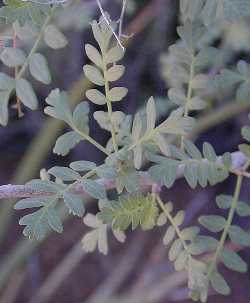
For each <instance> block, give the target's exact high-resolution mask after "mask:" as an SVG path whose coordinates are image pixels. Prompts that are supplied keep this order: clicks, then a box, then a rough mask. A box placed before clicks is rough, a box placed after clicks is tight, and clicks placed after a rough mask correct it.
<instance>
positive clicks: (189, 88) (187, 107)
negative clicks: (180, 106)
mask: <svg viewBox="0 0 250 303" xmlns="http://www.w3.org/2000/svg"><path fill="white" fill-rule="evenodd" d="M193 78H194V56H192V61H191V65H190V72H189V81H188V91H187V100H186V104H185V107H184V117H188V114H189V102H190V100H191V99H192V93H193V89H192V80H193ZM184 138H185V136H181V150H183V149H184Z"/></svg>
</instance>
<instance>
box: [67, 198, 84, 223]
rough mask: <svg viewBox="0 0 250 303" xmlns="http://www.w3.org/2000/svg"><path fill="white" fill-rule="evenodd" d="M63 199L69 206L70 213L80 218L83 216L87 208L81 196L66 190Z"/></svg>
mask: <svg viewBox="0 0 250 303" xmlns="http://www.w3.org/2000/svg"><path fill="white" fill-rule="evenodd" d="M63 201H64V203H65V205H66V206H67V207H68V209H69V211H70V213H72V214H73V215H75V216H78V217H80V218H81V217H83V215H84V212H85V208H84V204H83V199H82V197H81V196H79V195H74V194H72V193H70V192H65V193H64V194H63Z"/></svg>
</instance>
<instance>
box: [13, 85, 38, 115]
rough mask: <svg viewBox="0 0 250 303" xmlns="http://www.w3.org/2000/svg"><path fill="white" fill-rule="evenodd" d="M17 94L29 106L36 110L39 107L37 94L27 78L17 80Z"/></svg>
mask: <svg viewBox="0 0 250 303" xmlns="http://www.w3.org/2000/svg"><path fill="white" fill-rule="evenodd" d="M16 94H17V97H18V98H19V99H20V100H21V102H22V103H23V104H24V105H25V106H27V107H28V108H30V109H32V110H35V109H36V108H37V107H38V100H37V96H36V94H35V92H34V90H33V87H32V86H31V84H30V82H28V81H27V80H26V79H17V80H16Z"/></svg>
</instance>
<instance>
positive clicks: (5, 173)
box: [0, 0, 250, 303]
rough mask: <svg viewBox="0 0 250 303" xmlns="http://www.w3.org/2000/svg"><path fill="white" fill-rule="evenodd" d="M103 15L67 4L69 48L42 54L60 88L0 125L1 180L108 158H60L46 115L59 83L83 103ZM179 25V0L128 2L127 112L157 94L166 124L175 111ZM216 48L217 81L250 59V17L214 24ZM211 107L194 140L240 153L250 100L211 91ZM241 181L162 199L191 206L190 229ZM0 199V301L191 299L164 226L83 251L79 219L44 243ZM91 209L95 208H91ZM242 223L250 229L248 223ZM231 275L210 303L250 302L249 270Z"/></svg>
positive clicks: (89, 150) (117, 2)
mask: <svg viewBox="0 0 250 303" xmlns="http://www.w3.org/2000/svg"><path fill="white" fill-rule="evenodd" d="M121 2H122V1H121V0H103V1H102V3H103V6H104V8H105V10H107V11H108V12H109V13H110V15H111V17H112V19H113V20H116V19H118V18H119V16H120V9H121ZM99 15H100V11H99V9H98V7H97V5H96V2H95V1H94V0H88V1H85V0H80V1H78V2H77V3H74V4H71V5H68V6H67V5H65V10H64V11H63V12H62V13H60V14H59V15H58V17H57V19H56V22H57V24H58V26H59V27H60V28H61V29H62V30H63V32H64V34H65V35H66V36H67V38H68V41H69V43H68V46H67V47H66V48H65V49H62V50H59V51H51V50H48V49H46V48H43V49H42V52H43V53H44V54H45V55H46V57H47V59H48V61H49V66H50V70H51V73H52V76H53V84H52V85H51V86H43V85H41V84H39V83H38V82H35V83H34V85H35V88H36V91H37V95H38V97H39V101H40V108H39V110H37V111H35V112H31V111H29V110H25V115H24V117H23V118H21V119H17V114H16V111H15V110H10V122H9V124H8V126H7V127H0V184H8V183H13V184H24V183H25V182H26V181H28V180H30V179H31V178H35V177H38V176H39V171H40V169H41V168H43V167H45V168H49V167H51V166H54V165H68V164H69V163H70V162H72V161H75V160H80V159H86V160H91V161H95V162H97V163H101V162H102V161H103V155H102V154H101V153H99V152H98V150H96V149H95V148H94V147H92V146H91V145H90V144H88V143H84V142H83V143H81V144H79V145H78V146H77V148H75V149H74V150H73V151H72V152H71V153H70V155H69V156H67V157H64V158H63V157H58V156H56V155H54V154H53V153H52V148H53V144H54V143H55V140H56V138H57V137H58V136H59V135H60V134H62V133H63V131H64V130H65V126H64V125H63V124H62V123H60V122H58V121H55V120H51V119H49V118H47V117H46V116H45V115H44V113H43V108H44V99H45V98H46V96H47V95H48V93H49V92H50V90H51V89H52V88H54V87H59V88H61V89H65V90H67V91H68V92H69V93H70V97H71V101H72V106H75V104H77V103H78V102H80V101H83V100H84V86H85V85H86V80H84V76H83V74H82V66H83V65H84V64H85V63H86V62H87V60H88V59H87V58H86V55H85V51H84V44H85V43H94V42H93V37H92V34H91V30H90V22H91V20H93V18H98V17H99ZM178 24H180V16H179V1H177V0H137V1H132V0H128V9H127V13H126V15H125V19H124V32H125V33H127V34H129V35H130V34H133V35H132V37H131V38H130V39H129V40H128V47H127V51H126V56H125V58H124V60H123V63H124V65H125V66H126V73H125V76H124V77H123V78H122V80H121V81H122V83H123V85H124V86H126V87H127V88H128V89H129V94H128V96H127V97H126V100H125V101H123V102H122V103H121V106H122V110H123V111H124V112H126V113H128V114H134V113H135V112H136V111H137V110H140V109H142V108H143V106H144V104H145V102H146V101H147V100H148V98H149V97H150V96H151V95H154V96H155V97H156V101H157V107H158V113H159V118H164V117H166V116H167V114H168V112H169V110H170V109H171V108H172V107H173V105H172V104H171V103H170V101H169V100H168V98H167V89H168V88H169V87H170V85H171V72H172V71H171V70H169V68H168V62H169V60H170V59H171V58H169V55H168V47H169V45H171V44H173V43H175V42H176V40H177V39H178V36H177V33H176V26H177V25H178ZM209 44H211V45H214V46H217V47H219V48H220V49H221V50H222V55H221V58H220V63H219V64H218V61H216V62H217V63H216V66H212V67H211V70H209V74H211V75H213V74H215V73H216V72H217V71H218V70H219V69H221V68H223V67H224V66H230V65H233V64H235V63H236V62H237V61H238V60H240V59H244V60H245V61H247V62H250V20H248V19H244V20H241V21H240V22H238V23H234V24H233V25H230V26H229V25H228V24H227V25H225V24H221V26H220V27H217V28H216V29H214V28H212V26H211V31H210V38H209ZM24 47H26V46H24ZM27 47H29V46H27ZM216 59H218V58H216ZM1 69H3V66H1V65H0V70H1ZM207 102H208V104H209V106H208V108H207V110H206V111H205V112H203V113H202V114H201V116H199V117H198V126H197V128H196V129H195V131H194V133H193V134H192V138H193V139H194V140H195V141H196V142H197V144H198V146H200V145H201V143H202V142H203V141H205V140H206V141H208V142H210V143H212V144H213V146H214V147H215V149H216V152H217V154H222V153H223V152H225V151H234V150H236V149H237V145H238V144H239V143H240V142H241V141H242V139H241V137H240V128H241V127H242V126H243V125H246V124H248V113H249V108H250V96H249V100H248V101H246V102H245V103H240V104H239V103H236V102H235V100H234V98H233V97H232V96H230V95H228V96H223V97H222V96H209V95H208V96H207ZM119 105H120V104H119ZM95 110H97V107H96V108H95V106H94V105H93V104H91V112H93V111H95ZM98 110H100V107H98ZM90 123H91V129H92V130H91V133H92V135H93V136H94V137H95V139H96V140H97V141H99V142H101V143H103V144H105V142H106V141H107V139H108V133H107V132H105V131H102V130H100V128H98V126H97V124H96V122H95V121H94V120H93V119H91V122H90ZM234 181H235V180H234V179H233V178H230V179H228V180H227V181H226V182H224V183H223V184H220V185H218V186H215V187H208V188H206V189H200V188H198V189H197V190H196V191H192V190H191V189H190V188H189V187H188V185H187V184H186V183H185V182H183V181H182V180H180V181H178V182H176V184H175V186H174V187H173V188H172V189H171V190H168V191H166V192H165V193H164V198H165V200H172V201H173V202H174V204H175V208H176V209H185V210H186V212H187V215H186V221H185V224H186V225H192V224H196V223H197V220H196V219H197V217H198V216H199V214H200V213H203V214H209V213H215V212H222V211H221V210H218V209H217V208H216V206H215V203H214V200H215V196H216V195H217V194H218V193H228V194H231V193H232V189H233V186H234ZM249 190H250V184H249V183H248V181H247V180H245V183H244V186H243V190H242V199H243V200H245V201H246V202H250V198H249ZM0 203H1V205H0V302H1V303H2V302H3V303H52V302H60V303H84V302H86V303H106V302H117V303H119V302H121V303H141V302H169V303H170V302H183V303H184V302H191V301H190V300H189V299H188V291H187V289H186V288H185V282H186V276H185V273H175V271H174V268H173V266H172V264H171V263H169V261H168V258H167V248H166V247H164V246H163V245H162V236H163V234H164V228H163V229H161V228H159V229H155V230H154V231H152V232H147V233H144V232H141V231H139V230H138V231H136V232H133V234H131V235H130V234H128V241H127V242H126V244H125V245H122V244H118V242H116V240H114V239H111V238H110V239H109V240H110V251H109V254H108V256H102V255H100V254H99V253H98V252H96V253H93V254H86V253H85V252H84V251H83V250H82V247H81V239H82V237H83V235H84V234H85V232H86V227H85V226H84V225H83V222H82V220H81V219H77V218H76V217H74V218H73V217H69V218H67V217H66V218H65V225H64V233H63V234H62V235H58V234H55V233H53V234H50V235H48V237H47V238H46V239H44V240H43V241H40V242H38V241H29V240H27V239H25V238H24V237H23V235H22V228H21V227H20V226H19V225H18V220H19V218H20V217H21V215H22V213H21V212H16V211H14V210H13V205H14V203H15V201H1V202H0ZM87 207H88V208H89V210H90V211H93V212H95V211H96V206H95V204H94V203H92V204H91V203H90V204H88V206H87ZM241 221H242V222H241V224H242V226H244V227H245V228H246V229H249V231H250V222H248V221H247V220H244V219H241ZM240 255H241V256H242V257H243V258H244V259H245V260H246V261H247V263H250V250H247V249H244V250H241V251H240ZM222 270H224V269H222ZM225 277H227V279H228V281H229V283H230V285H231V286H232V295H231V296H230V297H222V296H218V295H215V294H213V293H211V296H210V297H209V300H208V302H210V303H212V302H213V303H215V302H227V303H230V302H236V301H237V302H242V303H243V302H244V303H246V302H250V299H249V298H250V287H249V284H250V274H249V273H247V274H244V275H241V274H237V273H233V274H230V272H225Z"/></svg>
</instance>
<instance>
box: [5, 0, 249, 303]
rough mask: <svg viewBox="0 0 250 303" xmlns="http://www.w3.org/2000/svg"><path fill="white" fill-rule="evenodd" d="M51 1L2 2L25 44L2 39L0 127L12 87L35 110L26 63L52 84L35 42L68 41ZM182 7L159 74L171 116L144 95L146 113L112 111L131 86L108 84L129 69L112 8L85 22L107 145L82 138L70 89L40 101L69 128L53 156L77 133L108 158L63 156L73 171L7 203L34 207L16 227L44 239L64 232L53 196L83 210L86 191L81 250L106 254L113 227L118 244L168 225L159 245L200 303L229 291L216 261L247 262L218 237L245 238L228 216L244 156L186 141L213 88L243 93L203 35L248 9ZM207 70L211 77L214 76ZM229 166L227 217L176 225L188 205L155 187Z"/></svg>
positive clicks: (91, 92) (236, 4)
mask: <svg viewBox="0 0 250 303" xmlns="http://www.w3.org/2000/svg"><path fill="white" fill-rule="evenodd" d="M59 8H61V7H60V6H57V5H53V6H50V5H40V4H35V3H31V2H22V1H17V0H8V1H7V0H6V1H5V5H4V6H3V7H2V8H1V9H0V17H1V18H2V19H3V20H4V22H6V23H7V24H12V25H13V33H14V35H15V36H16V37H17V38H18V39H20V40H22V41H29V43H30V42H32V43H31V44H33V46H32V47H31V49H30V51H29V52H26V51H23V50H22V49H21V48H17V47H16V46H15V45H14V46H13V47H4V48H3V50H1V52H0V60H1V62H2V63H3V64H4V65H5V66H6V68H11V69H13V72H14V73H13V74H15V77H11V76H8V75H6V74H5V73H3V72H1V73H0V123H1V124H2V125H6V124H7V122H8V103H9V99H10V97H11V96H12V95H16V97H17V98H18V99H17V101H18V104H19V103H20V102H21V103H22V104H23V105H25V106H26V107H28V108H30V109H32V110H34V109H36V108H37V107H38V98H37V96H36V93H35V91H34V89H33V85H32V83H31V80H27V79H26V78H25V77H24V76H25V74H26V71H29V73H30V75H31V76H32V77H31V78H34V79H33V80H36V81H39V82H40V83H41V84H43V85H48V84H50V83H51V82H52V77H51V73H50V69H49V66H48V62H47V59H46V57H45V56H44V55H43V54H42V53H40V51H38V45H39V44H40V42H41V41H43V42H44V45H46V46H48V47H50V48H52V49H60V48H63V47H65V46H66V45H67V39H66V37H65V36H64V34H63V33H62V32H61V30H60V28H59V26H58V25H55V24H54V23H53V22H52V20H53V16H54V12H55V11H56V10H57V9H58V10H57V11H58V12H59ZM180 9H181V12H182V20H183V25H181V26H179V27H177V33H178V35H179V38H180V39H179V40H178V41H177V43H175V44H174V45H172V46H170V48H169V53H168V55H167V59H166V62H167V64H166V70H165V76H166V80H167V84H168V87H170V88H169V90H168V98H169V101H170V102H169V104H170V103H171V105H167V104H165V103H163V105H164V107H165V108H164V112H165V113H167V114H166V115H164V117H163V116H161V117H158V116H157V109H156V102H155V99H154V97H150V98H149V100H148V102H147V104H146V108H145V111H139V112H138V113H136V114H135V116H134V117H132V115H128V114H126V113H124V112H123V111H121V110H117V111H113V105H114V103H115V102H120V101H122V100H125V97H126V95H127V93H128V90H127V88H125V87H123V86H116V84H115V82H116V81H118V80H120V79H121V77H122V76H123V75H124V73H125V67H124V65H122V64H121V63H119V62H120V60H122V59H123V57H124V54H125V51H124V49H123V47H122V45H121V41H117V39H118V40H119V39H120V38H121V37H120V36H119V35H118V36H116V35H115V34H114V33H115V30H116V29H115V24H114V23H113V22H112V20H111V19H110V17H109V15H108V14H105V16H104V15H103V16H102V17H101V18H100V19H99V22H97V21H93V22H92V25H91V27H92V32H93V35H94V39H95V42H96V44H97V45H96V46H93V45H91V44H89V43H87V44H86V45H85V52H86V55H87V57H88V60H89V61H90V63H89V64H86V65H85V66H84V67H83V71H84V73H85V76H86V78H87V79H88V80H89V81H90V82H91V84H92V85H93V87H92V88H90V89H88V90H87V91H86V97H87V99H88V100H89V101H90V102H92V103H94V104H95V105H97V106H102V108H101V109H102V110H98V111H95V112H94V113H93V118H94V119H95V120H96V122H97V123H98V125H99V126H100V128H101V129H103V130H105V131H108V132H109V133H110V137H109V138H108V140H107V142H106V146H105V147H104V146H102V145H101V144H99V143H98V142H97V141H96V140H95V139H94V138H93V137H91V135H90V129H89V119H90V118H91V117H89V116H90V110H89V104H88V102H87V101H83V102H81V103H79V104H78V105H77V106H76V107H75V108H74V109H73V110H72V109H71V107H70V100H69V96H68V94H67V93H66V92H64V91H61V90H60V89H58V88H56V89H53V90H52V91H51V92H50V93H49V95H48V97H47V98H46V100H45V101H46V103H47V105H46V107H45V109H44V111H45V113H46V114H47V115H49V116H51V117H53V118H55V119H58V120H61V121H63V122H65V123H66V124H67V125H68V126H69V127H70V128H71V130H69V131H67V132H66V133H64V134H62V135H61V136H60V137H59V138H58V139H57V140H56V143H55V146H54V149H53V152H54V153H56V154H57V155H61V156H65V155H67V154H68V153H69V152H70V151H71V150H72V149H73V148H74V147H75V146H76V145H77V144H78V143H79V142H80V141H82V140H86V141H88V142H89V143H91V144H93V145H94V146H95V147H96V148H98V149H99V150H100V151H102V152H103V153H104V154H105V156H107V157H106V159H105V160H104V163H102V164H101V165H99V166H97V165H96V164H95V163H93V162H89V161H85V160H79V161H75V162H72V163H70V165H69V167H62V166H55V167H52V168H50V169H49V170H48V171H46V174H45V175H46V178H45V177H44V178H42V179H41V180H40V179H38V180H32V181H30V182H28V183H27V184H26V186H27V188H28V189H29V192H31V193H35V194H34V196H31V197H28V198H25V199H22V200H21V201H19V202H17V204H16V205H15V209H18V210H25V209H28V210H32V211H33V212H31V213H29V214H25V215H24V216H23V217H22V218H21V219H20V224H21V225H23V226H24V230H23V233H24V235H25V236H28V237H29V238H36V239H39V240H40V239H42V238H43V237H45V236H46V234H47V232H48V231H49V230H50V229H52V230H54V231H56V232H59V233H61V232H62V231H63V226H62V220H61V218H60V212H59V211H58V208H59V207H58V204H59V201H60V202H63V203H64V205H65V207H66V208H67V210H68V211H69V213H71V214H73V215H74V216H77V217H80V218H82V217H83V216H84V215H85V201H86V198H92V199H95V200H98V201H99V202H98V211H97V214H90V213H86V215H85V216H84V219H83V222H84V224H85V225H86V226H88V227H89V228H91V230H90V231H89V232H87V233H86V234H85V236H84V237H83V239H82V245H83V249H85V250H86V251H87V252H93V251H94V250H96V249H98V250H99V252H101V253H102V254H105V255H106V254H107V253H108V232H109V230H110V231H111V232H112V233H113V235H114V236H115V238H116V239H117V240H118V241H119V242H124V241H125V239H126V237H125V234H124V231H126V230H128V229H129V228H130V229H132V231H134V230H135V229H136V228H138V227H140V228H141V229H142V230H144V231H146V230H151V229H153V228H156V227H165V226H166V229H165V233H164V236H163V245H165V246H166V248H167V249H168V258H169V260H170V261H171V262H173V263H174V268H175V270H176V271H182V270H185V271H186V272H187V276H188V288H189V290H190V297H191V298H192V299H193V300H195V301H197V300H200V301H201V302H206V301H207V296H208V293H209V287H210V286H212V287H213V288H214V290H215V291H216V292H218V293H220V294H223V295H228V294H229V293H230V287H229V286H228V284H227V282H226V280H225V279H224V277H223V276H222V274H221V273H220V271H219V262H221V263H223V264H224V265H225V266H226V267H227V268H228V269H230V270H233V271H237V272H245V271H246V270H247V264H246V262H245V261H244V260H243V259H242V258H241V257H240V255H239V254H238V253H237V252H235V251H234V250H232V249H231V248H228V247H227V246H226V245H225V244H226V240H227V239H229V240H230V241H232V242H233V243H235V244H237V245H241V246H250V236H249V234H248V233H247V232H246V231H245V230H243V229H242V228H241V227H240V226H238V225H237V224H236V223H234V222H233V219H234V216H235V215H238V216H240V217H247V216H249V215H250V207H249V205H248V204H246V203H245V202H242V201H239V195H240V189H241V183H242V179H243V178H244V177H248V178H249V173H248V172H247V170H248V166H249V163H250V162H249V161H248V160H246V161H248V162H246V163H245V166H244V167H241V168H240V169H239V170H237V169H235V167H234V165H233V164H234V163H232V162H233V161H232V159H231V154H230V153H225V154H223V155H222V156H218V155H217V154H216V152H215V150H214V148H213V146H212V145H211V144H209V143H207V142H204V143H203V146H202V151H200V150H199V149H198V148H197V147H196V145H195V144H194V143H193V142H191V140H190V138H192V136H190V133H191V131H192V129H193V127H194V125H195V120H196V117H197V114H199V113H200V111H203V110H206V108H207V105H208V104H210V103H212V100H210V99H216V97H217V94H218V92H223V93H224V92H226V93H227V94H228V93H232V91H235V90H236V99H237V101H239V102H245V101H246V100H247V99H248V98H249V94H250V86H249V79H250V76H249V75H250V68H249V64H248V63H246V62H244V61H240V62H239V63H238V64H237V68H236V70H235V69H233V68H231V69H228V68H226V67H225V68H223V69H221V70H220V71H219V72H218V73H217V69H218V66H216V63H215V62H214V61H216V60H214V58H218V57H220V56H219V55H220V54H219V51H218V49H216V48H215V47H212V46H211V45H215V44H214V43H212V42H213V38H211V37H210V38H209V35H211V31H210V26H211V23H214V26H215V27H216V26H217V21H218V22H219V20H224V21H225V20H226V21H227V22H234V21H235V20H238V19H240V18H241V17H245V16H249V15H250V5H249V1H247V0H221V1H218V0H181V1H180ZM107 20H108V23H107ZM215 21H216V23H215ZM207 25H209V26H207ZM118 42H119V43H118ZM222 44H223V43H222ZM228 61H229V60H228ZM214 66H216V75H215V76H214V77H211V75H210V74H213V73H214V71H213V67H214ZM210 69H212V72H210ZM210 94H211V95H210ZM213 94H214V95H213ZM117 104H119V103H117ZM117 104H116V105H117ZM19 105H20V104H19ZM165 105H166V106H165ZM105 108H106V109H105ZM166 108H167V110H166ZM169 109H171V110H170V111H169ZM160 119H161V120H160ZM159 120H160V121H159ZM242 136H243V139H244V140H246V141H247V142H246V143H244V144H241V145H239V150H240V151H241V152H242V153H243V154H244V155H245V156H246V158H247V159H249V158H250V127H248V126H245V127H243V129H242ZM145 162H146V164H147V165H144V164H145ZM230 174H233V175H236V176H237V183H236V186H235V192H234V195H233V196H230V195H219V196H218V197H217V198H216V203H217V206H218V207H219V208H221V209H223V210H224V211H227V212H228V215H227V217H226V218H225V217H224V216H223V215H218V214H209V215H202V216H200V217H199V223H200V224H201V225H202V227H203V228H205V229H206V230H208V231H209V232H210V233H211V234H212V236H207V235H202V234H201V233H200V229H199V227H197V226H187V227H184V226H183V225H184V223H185V222H184V221H185V212H184V211H182V210H179V211H177V212H176V213H175V214H174V206H173V203H172V202H168V203H164V202H162V200H161V199H160V192H161V189H162V187H166V188H167V189H168V188H171V187H173V186H174V185H175V183H176V182H177V179H179V178H181V177H183V178H184V179H185V180H186V181H187V183H188V185H189V186H190V187H191V188H192V189H194V188H196V186H197V185H200V186H201V187H207V186H208V185H211V186H213V185H215V184H217V183H219V182H222V181H224V180H226V179H227V178H228V177H229V175H230ZM109 191H112V193H110V192H109ZM143 191H148V192H149V193H144V192H143ZM213 233H216V234H215V235H213ZM219 233H221V236H220V237H219V239H218V236H219V235H220V234H219ZM201 254H209V256H210V258H209V260H206V259H204V260H203V259H202V258H200V255H201ZM205 256H206V255H205Z"/></svg>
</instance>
